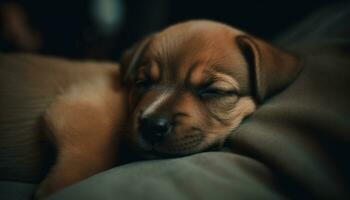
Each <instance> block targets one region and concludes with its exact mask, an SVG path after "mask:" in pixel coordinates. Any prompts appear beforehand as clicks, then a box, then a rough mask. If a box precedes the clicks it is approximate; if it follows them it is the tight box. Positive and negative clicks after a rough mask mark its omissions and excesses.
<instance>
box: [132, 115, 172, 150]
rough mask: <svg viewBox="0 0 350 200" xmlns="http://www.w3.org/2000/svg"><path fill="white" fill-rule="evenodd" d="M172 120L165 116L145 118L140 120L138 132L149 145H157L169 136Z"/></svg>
mask: <svg viewBox="0 0 350 200" xmlns="http://www.w3.org/2000/svg"><path fill="white" fill-rule="evenodd" d="M171 121H172V120H171V119H169V118H168V117H165V116H145V117H142V118H141V119H140V122H139V132H140V133H141V135H142V137H143V139H144V140H145V141H147V142H149V143H150V144H159V143H161V142H163V141H164V139H165V138H166V137H167V136H168V135H169V134H170V132H171V131H172V128H173V123H172V122H171Z"/></svg>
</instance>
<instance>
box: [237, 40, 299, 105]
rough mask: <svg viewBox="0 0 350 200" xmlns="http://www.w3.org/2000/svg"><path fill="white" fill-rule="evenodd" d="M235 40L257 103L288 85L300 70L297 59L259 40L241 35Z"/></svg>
mask: <svg viewBox="0 0 350 200" xmlns="http://www.w3.org/2000/svg"><path fill="white" fill-rule="evenodd" d="M236 40H237V43H238V45H239V47H240V49H241V50H242V52H243V54H244V56H245V59H246V60H247V63H248V65H249V68H250V69H249V71H250V74H251V76H250V77H251V79H252V87H251V88H252V92H253V93H254V94H255V97H256V100H257V101H258V103H261V102H262V101H264V100H265V99H266V98H267V97H269V96H271V95H272V94H274V93H276V92H278V91H279V90H281V89H283V88H284V87H286V86H287V85H288V84H290V83H291V82H292V81H293V80H294V79H295V78H296V77H297V75H298V73H299V72H300V70H301V66H300V64H299V62H298V59H297V57H295V56H294V55H291V54H289V53H287V52H285V51H283V50H280V49H278V48H276V47H273V46H272V45H270V44H267V43H266V42H264V41H262V40H260V39H257V38H255V37H252V36H248V35H241V36H238V37H237V38H236Z"/></svg>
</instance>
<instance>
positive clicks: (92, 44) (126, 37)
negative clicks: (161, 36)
mask: <svg viewBox="0 0 350 200" xmlns="http://www.w3.org/2000/svg"><path fill="white" fill-rule="evenodd" d="M111 1H118V0H111ZM337 2H339V1H335V0H333V1H331V0H319V1H311V0H310V1H305V0H285V1H283V0H281V1H257V0H256V1H253V0H241V1H235V0H233V1H229V0H226V1H224V0H202V1H190V0H120V3H121V4H120V5H121V8H122V12H121V13H122V14H121V15H120V16H121V18H122V20H121V21H120V23H119V25H118V27H119V28H117V29H115V30H114V31H112V33H109V34H102V33H100V31H99V28H98V24H96V20H94V17H93V16H92V15H91V9H93V5H94V4H93V0H70V1H68V0H13V1H9V0H5V1H4V0H0V6H2V7H3V9H0V12H1V13H0V19H1V20H0V51H2V52H36V53H42V54H49V55H58V56H64V57H71V58H99V59H114V60H116V59H118V58H119V56H120V54H121V52H123V50H125V49H126V48H127V47H129V46H130V45H132V44H133V43H134V42H136V41H137V40H139V39H141V38H142V37H143V36H145V35H147V34H149V33H151V32H155V31H157V30H160V29H162V28H164V27H166V26H168V25H170V24H173V23H176V22H180V21H184V20H188V19H198V18H200V19H214V20H219V21H222V22H226V23H228V24H231V25H234V26H236V27H238V28H240V29H243V30H245V31H247V32H249V33H252V34H254V35H257V36H259V37H262V38H265V39H267V40H269V39H272V38H273V37H274V36H276V35H278V34H279V33H281V32H283V31H285V30H286V28H287V27H290V26H292V25H293V24H295V23H297V22H299V21H301V20H302V19H303V18H305V17H306V16H307V15H309V14H311V12H312V11H315V10H317V9H319V8H321V7H327V6H330V5H332V4H334V3H337ZM9 3H10V4H15V5H16V6H17V7H19V8H20V10H21V11H20V12H19V13H21V14H20V15H21V16H22V18H25V21H27V24H28V27H30V29H31V30H33V31H34V32H35V33H38V34H37V35H38V38H39V41H40V42H36V43H35V42H34V44H36V45H34V47H30V48H24V47H23V45H22V46H21V43H20V42H18V41H16V37H11V34H12V32H13V31H12V32H11V31H10V33H11V34H8V32H9V31H8V30H6V29H8V27H9V26H8V24H10V21H11V20H9V18H8V17H7V15H9V13H10V15H11V13H13V12H14V11H12V10H11V9H9V8H8V7H6V4H9ZM4 5H5V6H4ZM15 18H16V17H15ZM17 18H21V17H17ZM11 19H12V18H11ZM12 20H13V19H12ZM16 20H17V19H15V21H16ZM20 20H22V21H23V19H19V21H20ZM14 30H18V28H17V29H15V28H14ZM33 31H32V32H33ZM13 35H15V34H13ZM22 35H26V34H22ZM24 46H25V45H24ZM27 46H28V45H27ZM32 46H33V45H32Z"/></svg>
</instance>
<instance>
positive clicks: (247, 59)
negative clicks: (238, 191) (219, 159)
mask: <svg viewBox="0 0 350 200" xmlns="http://www.w3.org/2000/svg"><path fill="white" fill-rule="evenodd" d="M121 64H122V70H123V73H124V78H125V80H124V81H125V83H126V84H127V85H128V86H129V87H130V98H129V101H130V105H131V108H132V110H131V111H130V112H131V113H132V114H131V119H130V129H131V130H130V133H129V135H128V138H129V142H130V143H131V146H132V147H133V148H134V149H136V150H138V151H139V152H140V153H141V154H153V155H154V154H155V155H168V156H177V155H186V154H191V153H196V152H199V151H203V150H206V149H208V148H210V147H213V146H215V145H220V144H221V143H222V142H223V141H224V139H225V138H226V137H227V136H228V135H229V134H230V133H231V132H232V130H234V129H235V128H236V127H237V126H238V125H239V124H240V123H241V121H242V120H243V119H244V118H245V117H247V116H248V115H250V114H251V113H252V112H254V110H255V108H256V104H258V103H261V102H262V101H263V100H264V99H265V98H267V97H268V96H270V95H271V94H273V93H275V92H276V91H278V90H280V89H281V88H283V87H285V86H286V85H287V84H288V83H289V82H291V81H292V80H293V79H294V78H295V76H296V75H297V73H298V71H299V67H298V65H297V62H296V59H295V58H294V57H293V56H291V55H289V54H287V53H286V52H283V51H281V50H278V49H276V48H275V47H272V46H270V45H269V44H267V43H265V42H263V41H261V40H259V39H257V38H254V37H252V36H249V35H247V34H245V33H243V32H242V31H239V30H237V29H234V28H232V27H229V26H227V25H224V24H221V23H217V22H212V21H204V20H198V21H189V22H185V23H180V24H176V25H174V26H171V27H169V28H167V29H165V30H163V31H162V32H159V33H157V34H154V35H152V36H150V37H148V38H146V39H144V40H143V41H141V42H139V43H138V44H136V45H135V46H134V47H132V48H131V49H130V50H128V51H127V52H125V54H124V55H123V57H122V60H121Z"/></svg>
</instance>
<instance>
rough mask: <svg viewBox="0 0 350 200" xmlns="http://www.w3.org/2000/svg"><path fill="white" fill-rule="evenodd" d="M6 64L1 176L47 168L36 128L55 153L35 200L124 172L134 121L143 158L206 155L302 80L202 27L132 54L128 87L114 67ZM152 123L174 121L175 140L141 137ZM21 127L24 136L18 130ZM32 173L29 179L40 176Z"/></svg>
mask: <svg viewBox="0 0 350 200" xmlns="http://www.w3.org/2000/svg"><path fill="white" fill-rule="evenodd" d="M1 59H2V62H1V65H2V68H1V70H2V73H1V78H2V79H1V81H3V82H1V91H0V92H1V94H2V95H4V97H5V98H4V100H2V102H1V108H4V110H3V111H2V112H3V113H2V114H3V115H2V116H1V118H0V120H1V121H0V122H1V123H0V131H1V137H2V139H5V140H4V141H5V142H3V143H0V153H1V154H4V155H7V156H6V158H10V159H7V160H6V159H5V160H0V167H2V168H4V169H7V170H8V169H9V168H11V167H12V168H13V167H14V168H16V169H22V168H24V169H25V168H26V167H27V166H23V165H21V164H17V163H18V162H12V159H13V158H20V159H19V160H25V161H24V162H22V163H30V162H31V161H32V163H35V164H34V165H32V168H33V169H35V167H37V166H40V165H42V160H43V159H44V157H45V155H44V153H43V152H44V150H43V149H42V148H41V146H40V143H39V142H34V143H33V142H32V141H38V140H40V139H38V138H40V136H41V135H40V134H38V132H39V131H40V130H39V128H38V127H37V126H36V125H37V124H38V123H37V121H38V119H39V118H42V119H43V122H44V125H45V138H47V139H49V140H50V141H51V143H53V144H54V146H55V150H56V153H57V158H56V160H55V163H54V165H53V167H51V169H50V171H49V173H48V175H47V176H46V177H45V179H44V181H43V182H42V183H41V184H40V187H39V189H38V191H37V193H36V197H37V198H42V197H45V196H47V195H49V194H51V193H54V192H56V191H59V190H61V189H62V188H64V187H66V186H68V185H71V184H73V183H75V182H78V181H80V180H82V179H84V178H87V177H89V176H91V175H93V174H96V173H98V172H100V171H103V170H106V169H108V168H111V167H112V166H115V165H116V164H118V161H119V152H118V146H119V142H120V138H121V136H122V135H123V134H124V131H125V130H124V129H123V127H124V125H125V123H126V121H125V120H126V117H127V116H130V118H129V120H128V121H127V123H128V130H127V131H128V134H126V135H125V136H126V138H127V140H126V142H127V144H128V146H129V147H131V149H132V150H134V151H135V152H137V153H138V154H140V155H142V156H144V157H148V156H160V155H161V156H180V155H187V154H192V153H196V152H200V151H204V150H207V149H208V148H210V147H213V146H214V145H221V144H222V143H223V142H224V140H225V138H226V137H227V136H228V135H229V134H231V133H232V131H233V130H235V129H236V128H237V127H238V126H239V124H240V123H241V122H242V120H243V119H244V118H246V117H247V116H249V115H250V114H252V113H253V112H254V111H255V109H256V107H257V102H258V103H261V102H262V101H263V100H265V99H266V98H268V97H269V96H271V95H272V94H274V93H276V92H277V91H278V90H280V89H282V88H283V87H285V86H286V85H287V84H288V83H290V82H291V81H292V80H293V79H294V78H295V76H296V75H297V73H298V72H299V70H300V68H299V67H298V65H297V62H296V60H297V59H296V58H295V57H294V56H292V55H290V54H288V53H286V52H284V51H281V50H279V49H277V48H275V47H273V46H271V45H269V44H267V43H265V42H263V41H262V40H259V39H256V38H254V37H252V36H249V35H247V34H246V33H244V32H242V31H239V30H237V29H234V28H232V27H230V26H227V25H224V24H221V23H217V22H212V21H204V20H199V21H189V22H186V23H180V24H177V25H174V26H171V27H169V28H167V29H165V30H163V31H161V32H159V33H157V34H155V35H153V36H151V37H148V38H146V39H145V40H143V41H141V42H140V43H138V44H137V45H135V46H134V47H133V48H132V49H131V50H128V51H126V52H125V54H124V56H123V58H122V60H121V63H122V67H121V73H122V74H123V78H121V75H120V72H119V68H118V66H116V65H113V64H108V63H105V64H102V63H100V64H97V63H93V62H85V63H82V62H71V61H64V60H60V59H54V58H43V57H37V56H23V55H22V56H1ZM12 66H14V67H13V68H11V67H12ZM16 80H18V81H16ZM122 80H123V82H124V86H125V87H124V86H123V85H122V84H121V81H122ZM5 84H7V85H6V86H5ZM8 105H10V106H12V108H16V109H17V108H26V107H28V108H30V109H28V110H18V112H13V110H11V109H9V110H6V109H5V108H6V106H8ZM127 112H129V113H128V114H127ZM22 115H23V116H25V117H23V116H22ZM151 115H162V116H167V117H169V118H170V119H171V120H172V121H173V125H172V126H173V127H172V129H171V132H170V134H169V135H168V136H167V137H166V138H165V140H164V141H162V142H159V143H157V144H150V143H149V142H147V141H145V140H144V138H143V136H142V135H141V134H140V132H139V127H140V125H139V120H140V118H143V117H145V116H151ZM24 119H29V121H26V120H24ZM11 120H12V121H11ZM23 124H25V125H27V126H26V129H25V130H26V132H23V131H21V130H20V127H21V125H23ZM10 125H11V126H10ZM9 127H10V128H9ZM21 141H25V142H24V143H23V142H22V143H21ZM28 141H29V142H28ZM33 151H34V152H37V154H35V153H34V154H35V155H37V156H36V159H34V160H31V157H30V156H27V155H28V152H33ZM8 155H11V156H8ZM23 155H25V156H23ZM16 156H17V157H16ZM11 158H12V159H11ZM11 162H12V163H11ZM8 163H11V164H10V165H8V166H7V167H6V165H7V164H8ZM4 166H5V167H4ZM0 171H1V170H0ZM8 171H11V170H8ZM19 171H20V170H19ZM34 171H35V170H33V171H29V172H28V173H23V177H27V178H28V177H30V176H31V175H32V176H33V175H35V174H38V173H34ZM2 176H3V177H6V176H7V177H12V176H11V175H10V176H8V175H6V174H2ZM23 177H22V178H23ZM19 178H20V177H19Z"/></svg>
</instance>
